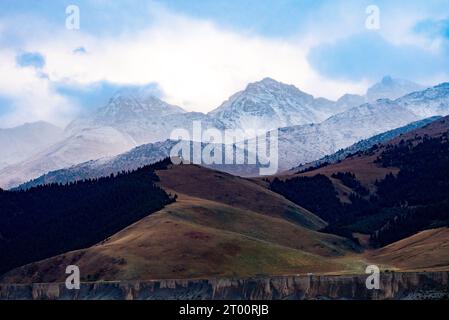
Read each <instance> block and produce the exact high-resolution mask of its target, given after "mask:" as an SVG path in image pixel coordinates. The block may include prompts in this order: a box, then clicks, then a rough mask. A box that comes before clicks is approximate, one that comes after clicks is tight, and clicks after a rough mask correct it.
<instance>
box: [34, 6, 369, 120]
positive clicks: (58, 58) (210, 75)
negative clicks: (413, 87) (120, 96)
mask: <svg viewBox="0 0 449 320" xmlns="http://www.w3.org/2000/svg"><path fill="white" fill-rule="evenodd" d="M79 46H83V47H85V48H86V50H87V52H88V54H84V55H75V54H73V50H74V49H75V48H77V47H79ZM27 50H29V51H34V52H41V53H43V54H44V56H45V57H46V62H47V64H46V66H45V72H46V73H48V75H49V77H50V79H51V80H52V81H55V82H60V81H68V82H75V83H78V84H80V83H81V84H86V85H87V84H91V83H95V82H98V81H103V80H107V81H109V82H113V83H121V84H146V83H149V82H157V83H158V84H159V86H160V88H161V89H162V91H163V92H164V94H165V99H166V100H168V102H170V103H174V104H178V105H181V106H183V107H185V108H187V109H189V110H195V111H202V112H207V111H210V110H211V109H213V108H215V107H217V106H218V105H220V104H221V103H222V102H223V101H224V100H225V99H227V98H228V97H229V96H230V95H231V94H233V93H235V92H236V91H238V90H242V89H243V88H244V87H245V86H246V84H247V83H248V82H252V81H257V80H260V79H262V78H264V77H266V76H270V77H273V78H275V79H277V80H279V81H283V82H286V83H292V84H295V85H296V86H298V87H299V88H300V89H302V90H304V91H307V92H310V93H312V94H314V95H318V96H326V97H329V98H337V97H339V96H340V95H341V94H343V93H345V92H348V91H349V92H354V91H355V92H361V91H362V89H363V88H364V86H365V85H366V84H363V83H362V84H360V83H357V84H355V83H341V82H338V83H337V82H334V81H329V80H326V79H323V78H322V77H320V76H319V75H318V74H316V72H314V70H312V69H311V68H310V66H309V64H308V62H307V59H306V56H307V51H308V47H306V46H305V44H303V43H301V42H299V41H287V40H273V39H267V38H263V37H260V36H255V35H247V34H246V35H245V34H237V33H234V32H230V31H226V30H223V29H220V28H219V27H217V26H216V25H214V24H213V23H211V22H209V21H201V20H195V19H192V18H188V17H185V16H181V15H175V14H172V13H168V12H166V11H162V10H158V11H157V12H156V13H154V20H153V21H152V23H151V26H150V27H148V28H147V29H144V30H141V31H140V32H138V33H133V34H123V35H121V36H119V37H116V38H95V37H92V36H90V35H86V34H82V33H73V34H71V35H70V36H68V35H67V32H66V31H61V32H59V34H54V33H53V34H52V36H51V37H48V38H44V39H37V40H35V41H33V42H31V43H29V44H28V48H27Z"/></svg>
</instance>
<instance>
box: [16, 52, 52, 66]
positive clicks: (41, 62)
mask: <svg viewBox="0 0 449 320" xmlns="http://www.w3.org/2000/svg"><path fill="white" fill-rule="evenodd" d="M16 62H17V64H18V65H19V66H20V67H33V68H36V69H42V68H43V67H44V66H45V58H44V56H42V55H41V54H40V53H38V52H24V53H21V54H19V55H18V56H17V58H16Z"/></svg>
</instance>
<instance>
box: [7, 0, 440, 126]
mask: <svg viewBox="0 0 449 320" xmlns="http://www.w3.org/2000/svg"><path fill="white" fill-rule="evenodd" d="M68 5H77V6H78V7H79V9H80V29H79V30H67V29H66V27H65V22H66V18H67V14H66V8H67V6H68ZM369 5H376V6H377V7H378V8H379V13H380V15H379V18H380V20H379V21H380V28H379V29H376V30H371V29H367V28H366V26H365V21H366V19H367V18H368V16H369V14H367V13H366V8H367V7H368V6H369ZM448 70H449V0H430V1H419V0H414V1H405V0H404V1H402V0H397V1H387V0H384V1H380V0H369V1H364V0H361V1H355V0H354V1H351V0H345V1H336V0H322V1H319V0H318V1H317V0H315V1H312V0H302V1H301V0H277V1H275V0H239V1H237V0H226V1H225V0H214V1H210V0H207V1H206V0H192V1H185V0H166V1H158V0H153V1H145V0H121V1H107V0H78V1H76V0H69V1H66V0H39V1H37V0H2V1H0V71H1V72H2V79H0V127H6V126H13V125H18V124H21V123H23V122H31V121H37V120H47V121H51V122H55V123H57V124H60V125H64V124H66V123H67V122H68V121H70V119H72V118H73V117H75V116H76V115H77V114H79V113H80V112H83V111H86V110H89V109H92V108H95V107H98V106H100V105H102V104H104V103H105V102H106V101H107V100H108V98H109V97H110V96H111V95H112V94H113V93H114V92H115V91H116V90H118V89H120V88H123V87H130V86H131V87H133V86H145V85H149V84H150V85H152V86H155V87H157V88H158V90H157V91H158V94H159V95H160V96H161V98H163V99H165V100H167V101H168V102H170V103H173V104H178V105H180V106H182V107H184V108H185V109H188V110H194V111H202V112H207V111H209V110H211V109H213V108H215V107H217V106H218V105H219V104H220V103H221V102H222V101H224V100H226V99H227V98H228V97H229V96H230V95H231V94H233V93H234V92H236V91H238V90H241V89H243V88H244V87H245V85H246V84H247V83H248V82H251V81H257V80H260V79H262V78H264V77H266V76H270V77H273V78H275V79H277V80H279V81H282V82H286V83H292V84H294V85H296V86H297V87H299V88H300V89H302V90H304V91H307V92H310V93H311V94H314V95H315V96H324V97H327V98H331V99H336V98H338V97H339V96H340V95H342V94H344V93H347V92H350V93H364V91H365V90H366V88H367V87H368V86H370V85H371V84H373V83H374V82H376V81H378V80H379V79H380V78H381V77H382V76H384V75H387V74H388V75H392V76H393V77H399V78H407V79H409V80H413V81H416V82H420V83H423V84H426V85H433V84H436V83H439V82H443V81H448V80H449V79H448Z"/></svg>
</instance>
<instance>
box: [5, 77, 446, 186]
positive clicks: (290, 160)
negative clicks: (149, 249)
mask: <svg viewBox="0 0 449 320" xmlns="http://www.w3.org/2000/svg"><path fill="white" fill-rule="evenodd" d="M417 87H420V86H419V85H411V84H410V83H409V82H406V81H402V80H400V79H391V78H390V77H386V78H384V79H383V80H382V82H381V83H380V84H378V85H375V86H373V87H372V88H370V89H369V90H368V92H369V93H370V94H368V93H367V95H366V96H356V95H345V96H343V97H342V98H341V99H339V100H338V101H335V102H334V101H330V100H326V99H323V98H314V97H313V96H311V95H308V94H306V93H304V92H302V91H300V90H299V89H297V88H296V87H294V86H292V85H286V84H283V83H280V82H277V81H275V80H273V79H270V78H266V79H263V80H262V81H259V82H255V83H252V84H249V85H248V86H247V88H246V89H245V90H243V91H241V92H239V93H237V94H235V95H233V96H232V97H231V98H230V99H229V100H228V101H226V102H225V103H223V104H222V105H221V106H220V107H219V108H217V109H216V110H214V111H212V112H210V113H209V114H207V115H206V114H202V113H194V112H186V111H185V110H183V109H181V108H179V107H176V106H172V105H169V104H167V103H165V102H163V101H161V100H160V99H158V98H156V97H155V96H154V95H153V94H152V93H150V92H148V91H145V90H139V89H127V90H122V91H119V92H118V93H117V94H116V95H114V96H113V97H112V98H111V99H110V101H109V102H108V103H107V104H106V105H105V106H103V107H102V108H100V109H97V110H95V111H93V112H92V113H90V114H88V115H85V116H83V117H80V118H78V119H76V120H74V121H73V122H72V123H70V124H69V125H68V126H67V128H66V129H65V131H64V134H60V135H57V136H58V137H60V139H59V141H57V142H56V143H54V144H52V145H50V146H45V147H43V148H40V149H41V150H39V152H35V153H34V154H32V155H31V156H29V157H27V158H26V159H24V160H23V161H20V162H18V163H13V164H10V165H9V166H7V167H5V168H3V169H1V170H0V186H1V187H3V188H11V187H16V186H18V185H20V184H22V183H24V182H26V181H28V180H31V179H35V178H37V177H39V176H41V175H44V174H47V173H49V172H52V171H55V170H60V169H64V168H68V167H71V166H75V165H78V164H81V163H85V162H87V161H91V160H97V159H102V158H110V157H114V156H117V155H119V154H122V153H124V152H128V151H130V150H131V149H133V148H135V147H137V146H140V145H143V144H146V143H159V145H160V146H161V148H162V150H161V152H160V153H159V154H160V156H154V157H153V158H155V159H160V158H161V157H162V156H166V154H165V153H164V150H166V145H165V146H164V144H163V143H162V142H164V141H166V140H167V139H168V138H169V136H170V133H171V132H172V130H173V129H175V128H185V129H191V127H192V123H193V121H201V123H202V127H203V129H206V128H212V127H213V128H217V129H219V130H224V129H226V128H234V129H247V128H248V127H249V126H253V127H256V128H257V129H262V130H269V129H273V128H279V127H282V128H281V129H280V170H287V169H290V168H292V167H294V166H297V165H299V164H300V163H306V162H310V161H314V160H317V159H319V158H321V157H323V156H325V155H327V154H332V153H334V152H336V151H337V150H339V149H340V148H344V147H347V146H349V145H351V144H353V143H355V142H357V141H359V140H361V139H366V138H368V137H370V136H372V135H375V134H379V133H381V132H384V131H387V130H391V129H394V128H397V127H400V126H403V125H406V124H408V123H410V122H413V121H416V120H420V119H423V118H425V117H429V116H433V115H445V114H447V103H448V102H447V93H448V90H447V86H446V85H445V84H442V85H441V86H437V87H433V88H429V89H427V90H424V91H420V92H415V93H411V94H409V95H406V96H404V97H402V98H399V99H396V100H394V101H392V100H388V99H383V100H378V101H375V102H371V103H366V101H368V100H369V99H368V96H373V95H374V93H375V92H383V94H385V95H387V96H389V97H394V96H396V95H397V94H398V92H404V91H408V90H411V89H414V88H417ZM388 88H390V90H389V89H388ZM401 90H402V91H401ZM360 102H365V103H363V104H361V105H359V103H360ZM354 123H357V124H358V125H357V126H354ZM30 153H32V152H30ZM150 157H151V156H150ZM99 161H100V162H101V161H106V160H104V159H103V160H99ZM229 170H232V168H231V169H229ZM243 171H245V170H243ZM241 172H242V170H240V169H239V171H238V172H233V173H237V174H240V173H241ZM252 174H253V172H252V171H250V172H249V173H247V174H246V175H252Z"/></svg>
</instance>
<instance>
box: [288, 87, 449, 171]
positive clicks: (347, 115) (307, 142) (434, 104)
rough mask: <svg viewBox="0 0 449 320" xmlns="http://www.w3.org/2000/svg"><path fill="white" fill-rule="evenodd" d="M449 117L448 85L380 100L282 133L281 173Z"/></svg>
mask: <svg viewBox="0 0 449 320" xmlns="http://www.w3.org/2000/svg"><path fill="white" fill-rule="evenodd" d="M446 115H449V83H443V84H440V85H438V86H435V87H433V88H429V89H426V90H423V91H420V92H414V93H411V94H408V95H406V96H404V97H402V98H399V99H396V100H394V101H393V100H389V99H378V100H377V101H375V102H373V103H365V104H362V105H360V106H358V107H355V108H351V109H349V110H347V111H345V112H342V113H340V114H337V115H334V116H332V117H330V118H329V119H327V120H326V121H323V122H322V123H319V124H311V125H303V126H293V127H288V128H282V129H280V130H279V163H280V167H281V168H280V169H281V170H288V169H290V168H292V167H295V166H298V165H299V164H304V163H308V162H311V161H315V160H317V159H320V158H321V157H324V156H325V155H329V154H332V153H335V152H337V151H338V150H339V149H343V148H346V147H348V146H350V145H352V144H354V143H356V142H358V141H360V140H363V139H367V138H369V137H372V136H374V135H376V134H380V133H382V132H385V131H389V130H392V129H395V128H399V127H401V126H405V125H407V124H409V123H411V122H414V121H418V120H422V119H424V118H428V117H431V116H446Z"/></svg>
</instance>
